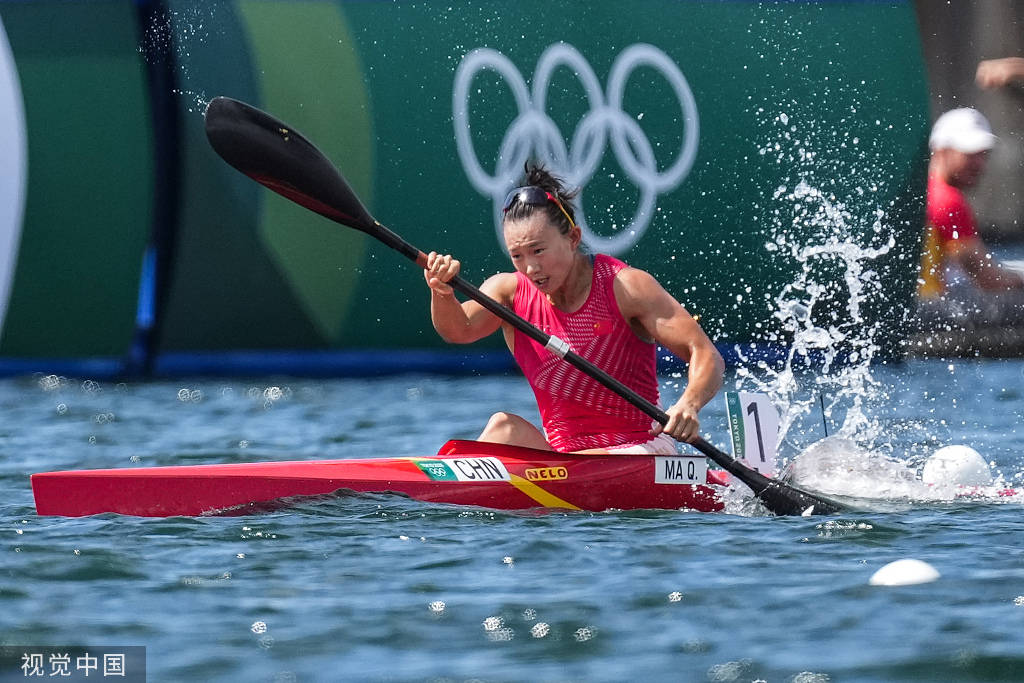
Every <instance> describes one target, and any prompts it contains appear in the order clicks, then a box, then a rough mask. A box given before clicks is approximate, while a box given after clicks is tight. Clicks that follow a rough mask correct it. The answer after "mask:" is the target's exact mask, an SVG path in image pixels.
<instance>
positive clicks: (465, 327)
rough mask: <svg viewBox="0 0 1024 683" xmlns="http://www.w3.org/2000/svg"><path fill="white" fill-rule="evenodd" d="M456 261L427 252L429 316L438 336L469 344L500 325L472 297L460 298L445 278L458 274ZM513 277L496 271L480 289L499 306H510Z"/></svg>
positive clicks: (514, 284)
mask: <svg viewBox="0 0 1024 683" xmlns="http://www.w3.org/2000/svg"><path fill="white" fill-rule="evenodd" d="M459 267H460V264H459V262H458V261H457V260H456V259H453V258H452V257H451V256H449V255H447V254H438V253H436V252H433V251H432V252H430V253H429V254H427V267H426V268H424V270H423V277H424V278H425V279H426V281H427V285H428V286H429V287H430V320H431V322H433V324H434V329H435V330H437V333H438V334H439V335H441V338H442V339H444V340H445V341H446V342H449V343H452V344H471V343H473V342H475V341H477V340H479V339H483V338H484V337H486V336H487V335H489V334H492V333H494V332H496V331H497V330H498V328H500V327H501V319H500V318H498V317H497V316H496V315H494V314H493V313H491V312H490V311H488V310H487V309H486V308H484V307H483V306H481V305H480V304H478V303H477V302H475V301H473V300H468V301H465V302H460V301H459V300H458V299H456V298H455V290H453V289H452V287H451V285H449V284H448V281H449V280H451V279H452V278H453V277H455V276H456V275H458V274H459ZM515 289H516V277H515V275H514V274H512V273H498V274H497V275H493V276H491V277H489V278H488V279H487V280H486V281H484V283H483V284H482V285H480V291H481V292H483V293H484V294H486V295H487V296H489V297H491V298H492V299H494V300H496V301H497V302H498V303H500V304H502V305H503V306H511V304H512V297H513V296H514V295H515Z"/></svg>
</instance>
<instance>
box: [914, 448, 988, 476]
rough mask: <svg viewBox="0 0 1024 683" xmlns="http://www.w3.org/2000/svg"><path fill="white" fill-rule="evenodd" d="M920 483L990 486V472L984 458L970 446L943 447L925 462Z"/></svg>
mask: <svg viewBox="0 0 1024 683" xmlns="http://www.w3.org/2000/svg"><path fill="white" fill-rule="evenodd" d="M921 481H923V482H924V483H926V484H931V485H953V486H991V485H992V472H991V470H989V467H988V463H987V462H985V458H983V457H981V454H980V453H978V451H976V450H974V449H973V448H971V447H970V446H945V447H944V448H940V449H939V450H937V451H935V452H934V453H932V455H931V457H930V458H928V460H926V461H925V463H924V469H922V470H921Z"/></svg>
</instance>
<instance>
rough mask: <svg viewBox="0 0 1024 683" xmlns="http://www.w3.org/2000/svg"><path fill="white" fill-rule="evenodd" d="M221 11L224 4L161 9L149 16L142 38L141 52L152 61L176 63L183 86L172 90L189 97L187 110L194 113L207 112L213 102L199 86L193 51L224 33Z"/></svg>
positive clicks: (155, 63) (151, 63) (223, 9)
mask: <svg viewBox="0 0 1024 683" xmlns="http://www.w3.org/2000/svg"><path fill="white" fill-rule="evenodd" d="M221 11H225V8H224V7H222V5H221V4H220V3H210V4H203V3H196V4H194V5H192V6H184V7H182V8H180V9H170V8H161V9H159V10H158V11H155V12H154V13H153V14H152V15H150V17H149V18H148V20H147V21H146V25H145V28H144V30H143V33H142V38H141V40H140V41H139V46H138V51H139V53H140V54H142V56H143V58H144V59H145V60H146V62H147V63H148V64H150V65H151V66H153V65H157V64H161V63H166V64H170V65H172V67H173V69H174V71H175V75H176V78H175V80H176V82H177V83H178V84H179V87H176V88H173V89H172V90H171V92H172V93H173V94H175V95H178V96H181V97H183V98H184V99H185V100H186V102H187V104H186V110H187V111H188V112H189V113H192V114H195V113H199V114H202V113H203V112H205V111H206V105H207V104H208V103H209V101H210V98H209V97H208V96H207V95H206V92H205V89H204V88H202V87H199V86H196V85H195V81H196V79H195V78H193V69H192V53H193V51H194V50H196V49H197V48H198V47H200V46H203V45H205V44H207V43H212V42H214V41H215V40H216V39H217V38H220V37H223V36H224V29H223V26H224V22H223V21H221V20H220V18H219V17H218V12H221Z"/></svg>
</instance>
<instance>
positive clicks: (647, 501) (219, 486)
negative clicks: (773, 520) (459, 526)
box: [32, 441, 729, 517]
mask: <svg viewBox="0 0 1024 683" xmlns="http://www.w3.org/2000/svg"><path fill="white" fill-rule="evenodd" d="M728 483H729V478H728V475H727V474H726V473H724V472H721V471H716V470H706V462H705V460H704V458H703V457H692V456H682V455H680V456H646V455H643V456H642V455H572V454H565V453H556V452H552V451H539V450H533V449H530V448H520V447H516V446H505V445H499V444H490V443H481V442H476V441H449V442H448V443H446V444H445V445H444V446H443V447H442V448H441V450H440V452H439V453H438V455H436V456H429V457H404V458H363V459H352V460H319V461H292V462H258V463H234V464H225V465H185V466H170V467H140V468H125V469H105V470H79V471H66V472H43V473H39V474H33V475H32V491H33V494H34V495H35V501H36V512H37V513H38V514H40V515H61V516H66V517H81V516H85V515H94V514H100V513H105V512H114V513H118V514H122V515H136V516H141V517H172V516H198V515H206V514H246V513H251V512H260V511H263V510H265V509H266V507H267V504H268V503H271V502H275V501H280V500H281V499H287V498H292V497H296V496H318V495H325V494H331V493H334V492H336V491H345V490H347V491H355V492H361V493H398V494H402V495H405V496H408V497H410V498H413V499H415V500H421V501H426V502H432V503H452V504H456V505H475V506H481V507H488V508H495V509H502V510H526V509H531V508H558V509H566V510H593V511H600V510H609V509H623V510H630V509H641V508H653V509H686V510H695V511H700V512H716V511H719V510H721V509H722V507H723V505H722V502H721V499H720V498H719V496H718V493H717V490H716V489H715V488H714V487H713V486H712V485H716V484H717V485H727V484H728Z"/></svg>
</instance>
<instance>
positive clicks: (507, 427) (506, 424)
mask: <svg viewBox="0 0 1024 683" xmlns="http://www.w3.org/2000/svg"><path fill="white" fill-rule="evenodd" d="M522 419H523V418H521V417H519V416H518V415H513V414H512V413H505V412H498V413H495V414H494V415H491V419H490V420H488V421H487V426H486V427H484V433H485V434H490V435H493V436H512V435H513V434H514V433H515V431H516V429H517V428H518V427H519V423H520V422H521V421H522Z"/></svg>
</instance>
